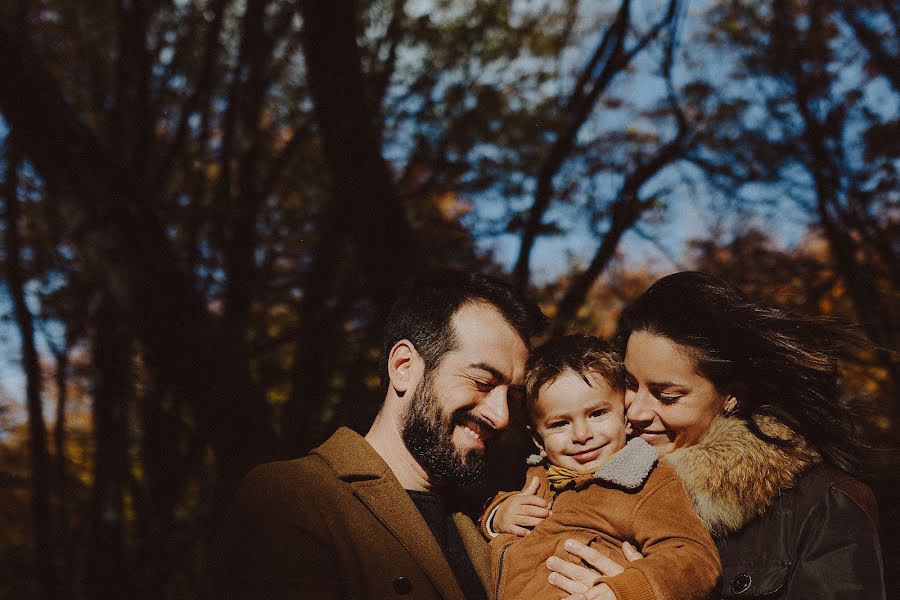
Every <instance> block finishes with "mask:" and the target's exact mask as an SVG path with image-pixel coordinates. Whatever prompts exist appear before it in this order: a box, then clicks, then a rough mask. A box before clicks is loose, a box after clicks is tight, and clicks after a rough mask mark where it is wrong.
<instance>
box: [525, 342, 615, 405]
mask: <svg viewBox="0 0 900 600" xmlns="http://www.w3.org/2000/svg"><path fill="white" fill-rule="evenodd" d="M567 370H572V371H574V372H575V373H577V374H578V375H580V376H581V378H582V379H584V381H585V383H587V384H588V385H593V383H592V382H591V378H594V379H596V378H597V377H598V376H599V377H602V378H603V380H604V381H606V383H608V384H609V386H610V387H611V388H612V389H614V390H616V391H622V392H624V391H625V372H624V368H623V366H622V357H621V355H620V354H619V352H618V351H616V349H615V347H614V346H613V345H612V344H610V343H609V342H606V341H604V340H602V339H600V338H598V337H595V336H592V335H565V336H561V337H555V338H551V339H550V340H549V341H547V342H546V343H545V344H544V345H542V346H541V347H540V348H538V349H536V350H534V351H533V352H532V353H531V356H530V357H529V359H528V365H527V366H526V369H525V412H526V414H528V415H529V416H531V415H533V413H534V405H535V403H536V402H537V399H538V394H539V393H540V391H541V388H542V387H544V386H545V385H550V384H551V383H553V382H554V381H556V380H557V379H558V378H559V376H560V375H562V374H563V373H565V372H566V371H567Z"/></svg>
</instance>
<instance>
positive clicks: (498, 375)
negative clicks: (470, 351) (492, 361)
mask: <svg viewBox="0 0 900 600" xmlns="http://www.w3.org/2000/svg"><path fill="white" fill-rule="evenodd" d="M469 368H471V369H478V370H480V371H486V372H488V373H490V374H491V376H492V377H493V378H494V379H496V380H497V381H503V382H506V381H509V376H508V375H506V374H505V373H504V372H503V371H501V370H500V369H498V368H496V367H494V366H492V365H489V364H487V363H483V362H481V363H472V364H471V365H469Z"/></svg>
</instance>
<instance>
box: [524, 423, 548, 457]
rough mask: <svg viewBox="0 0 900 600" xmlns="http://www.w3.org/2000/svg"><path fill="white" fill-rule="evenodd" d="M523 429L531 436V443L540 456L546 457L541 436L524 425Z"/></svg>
mask: <svg viewBox="0 0 900 600" xmlns="http://www.w3.org/2000/svg"><path fill="white" fill-rule="evenodd" d="M525 429H527V430H528V433H529V434H530V435H531V441H532V442H534V445H535V446H537V449H538V450H539V451H540V455H541V456H547V452H546V451H545V450H544V438H542V437H541V434H540V433H538V431H537V429H535V428H534V427H532V426H531V425H526V426H525Z"/></svg>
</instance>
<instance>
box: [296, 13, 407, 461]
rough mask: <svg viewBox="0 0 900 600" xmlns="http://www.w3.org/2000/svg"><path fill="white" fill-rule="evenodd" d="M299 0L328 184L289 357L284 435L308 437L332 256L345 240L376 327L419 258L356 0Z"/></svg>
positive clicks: (320, 388)
mask: <svg viewBox="0 0 900 600" xmlns="http://www.w3.org/2000/svg"><path fill="white" fill-rule="evenodd" d="M301 8H302V12H303V22H304V32H303V34H304V35H303V46H304V54H305V56H306V67H307V74H308V80H309V86H310V90H311V92H312V97H313V101H314V103H315V112H316V118H317V120H318V123H319V131H320V134H321V137H322V146H323V149H324V152H325V157H326V160H327V163H328V166H329V171H330V174H331V184H332V189H333V191H334V200H333V205H332V206H331V207H329V209H327V213H328V215H330V216H328V217H326V226H325V227H324V229H325V232H324V235H323V237H321V238H320V242H319V244H320V245H319V248H318V250H317V252H318V256H317V257H316V258H315V259H314V267H313V270H312V272H311V275H310V276H309V277H308V278H307V282H306V283H307V285H306V287H305V289H304V301H303V306H302V310H303V311H304V312H303V314H301V315H300V318H301V323H302V324H301V326H300V328H301V332H302V335H303V339H301V340H300V342H299V343H298V350H300V352H299V353H298V354H295V356H294V379H293V388H292V392H291V397H290V399H289V401H288V404H287V407H286V409H285V415H284V417H285V418H284V435H285V438H286V439H287V440H293V441H295V442H297V443H300V444H305V443H306V441H307V440H309V439H310V438H311V437H312V434H311V431H313V430H314V427H315V423H316V418H317V417H318V415H320V414H321V412H322V407H323V402H324V401H325V400H326V390H327V388H328V381H329V380H330V376H331V373H332V370H331V369H332V367H331V365H320V364H319V357H320V356H321V354H319V357H317V356H313V354H315V353H320V352H321V350H322V349H321V347H318V346H316V344H319V343H325V344H331V345H335V344H336V343H337V340H335V339H334V337H333V335H332V333H333V331H334V330H333V327H334V316H333V315H332V316H330V317H325V318H323V316H322V311H323V310H326V309H325V305H324V304H322V301H327V300H328V299H330V298H331V297H332V295H333V293H334V290H335V289H336V281H337V276H338V269H337V268H335V266H334V265H335V264H336V263H335V262H333V261H332V260H331V259H332V258H337V257H339V255H340V251H341V249H342V248H343V247H344V244H346V243H348V242H349V244H350V247H351V248H352V251H353V258H354V266H355V267H356V269H357V272H358V273H359V276H360V277H361V279H362V280H363V281H364V282H365V287H366V290H367V293H368V296H369V298H370V300H371V305H370V306H371V309H370V311H369V325H370V327H373V328H377V327H380V323H381V321H382V320H383V319H384V316H385V315H386V313H387V310H388V308H389V305H390V302H391V299H392V298H393V295H394V292H395V290H396V287H397V286H398V285H399V284H400V283H401V282H402V280H403V279H405V278H406V277H408V276H409V275H411V274H412V273H414V272H415V271H416V270H418V269H419V268H420V266H421V265H422V264H423V263H424V262H425V261H424V259H423V257H422V256H421V255H420V252H419V247H418V244H417V243H416V240H415V238H414V235H413V232H412V228H411V227H410V224H409V222H408V219H407V216H406V214H405V211H404V209H403V206H402V205H401V203H400V201H399V199H398V197H397V194H396V192H395V190H394V185H393V182H392V181H391V176H390V173H389V171H388V168H387V165H385V163H384V160H383V158H382V156H381V147H380V144H379V141H378V135H377V128H376V127H375V115H374V114H373V108H372V103H370V102H369V101H368V99H367V97H366V93H365V85H364V81H363V74H362V66H361V61H360V54H359V48H358V47H357V45H356V39H357V25H356V4H355V3H354V2H353V1H352V0H334V1H332V2H319V1H317V0H305V1H303V2H302V3H301ZM335 223H337V226H330V225H329V224H332V225H334V224H335ZM313 299H315V300H313ZM301 346H302V348H301Z"/></svg>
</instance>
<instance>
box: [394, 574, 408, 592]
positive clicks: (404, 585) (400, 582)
mask: <svg viewBox="0 0 900 600" xmlns="http://www.w3.org/2000/svg"><path fill="white" fill-rule="evenodd" d="M394 591H395V592H397V593H398V594H400V595H406V594H408V593H410V592H411V591H412V581H410V580H409V578H407V577H404V576H403V575H401V576H400V577H397V578H396V579H394Z"/></svg>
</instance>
